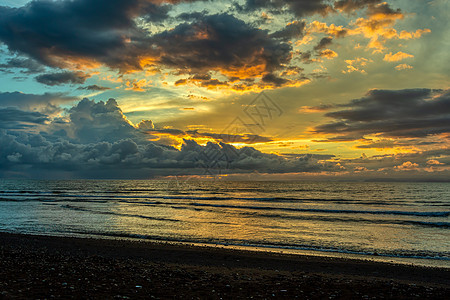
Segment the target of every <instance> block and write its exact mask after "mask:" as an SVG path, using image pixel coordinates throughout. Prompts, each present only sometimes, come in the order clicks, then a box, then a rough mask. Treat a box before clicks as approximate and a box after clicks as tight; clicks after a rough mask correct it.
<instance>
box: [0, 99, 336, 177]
mask: <svg viewBox="0 0 450 300" xmlns="http://www.w3.org/2000/svg"><path fill="white" fill-rule="evenodd" d="M4 112H5V115H6V116H8V119H6V118H5V122H1V123H0V124H9V125H8V126H1V125H0V128H1V127H3V128H7V129H8V130H0V144H1V145H2V148H1V149H2V151H0V170H1V171H0V176H7V174H9V172H19V173H20V172H21V171H23V170H24V169H26V170H27V174H40V175H39V176H41V175H42V176H44V177H45V176H47V175H48V174H59V173H60V172H68V174H71V176H75V177H77V176H78V177H99V178H104V177H106V178H108V177H122V178H123V177H126V178H149V177H152V176H157V175H173V174H199V175H203V174H205V172H207V170H213V171H214V172H220V173H236V172H237V173H246V172H253V171H259V172H268V173H273V172H282V173H284V172H316V171H322V170H339V166H337V165H336V163H330V162H325V161H322V158H320V157H315V156H311V155H300V156H296V157H290V158H286V157H282V156H277V155H273V154H265V153H262V152H260V151H258V150H256V149H254V148H251V147H243V148H240V149H237V148H235V147H233V146H231V145H229V144H226V143H223V142H220V143H219V144H215V143H208V144H207V145H206V146H201V145H199V144H197V143H196V142H195V141H193V140H185V143H184V145H183V146H182V148H181V150H177V149H176V148H174V147H171V146H165V145H161V144H158V143H156V142H151V141H148V134H146V133H145V130H146V129H150V128H152V123H151V122H150V121H148V120H147V121H145V124H146V126H143V125H142V126H138V128H136V127H134V126H132V125H131V124H130V123H129V122H128V121H127V120H126V118H125V117H124V115H123V114H122V112H121V110H120V108H119V107H118V105H117V102H116V101H115V100H114V99H110V100H108V101H107V102H106V103H105V102H101V101H100V102H97V103H96V102H94V101H91V100H88V99H84V100H82V101H80V102H79V103H78V104H77V105H76V106H74V107H72V108H71V109H70V110H68V115H67V117H65V118H62V119H61V118H56V119H53V121H52V122H51V123H50V121H51V118H50V117H48V116H45V115H44V114H42V113H37V112H24V111H18V110H17V109H13V110H11V109H10V110H8V109H6V108H5V109H4ZM0 115H2V110H0ZM2 116H3V115H2ZM27 122H29V123H34V124H40V125H43V124H46V123H50V124H47V125H43V126H45V127H40V129H41V132H40V133H39V134H36V133H33V132H30V131H29V132H21V131H17V129H20V128H23V126H24V125H23V124H26V123H27ZM13 129H16V131H14V130H13ZM143 130H144V131H143ZM177 133H178V134H185V133H186V132H183V131H178V130H172V131H171V134H177ZM187 133H188V134H192V135H193V136H196V137H198V136H202V137H211V138H215V139H217V140H223V141H228V142H229V141H231V140H233V141H242V142H246V141H247V142H248V141H249V140H253V139H260V140H264V141H267V140H268V139H267V138H263V137H259V136H250V135H243V136H239V135H237V136H230V135H216V134H212V133H201V132H197V131H191V132H187ZM236 139H237V140H236ZM36 176H37V175H36ZM49 176H50V175H49Z"/></svg>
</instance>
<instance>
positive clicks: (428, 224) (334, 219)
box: [242, 212, 450, 228]
mask: <svg viewBox="0 0 450 300" xmlns="http://www.w3.org/2000/svg"><path fill="white" fill-rule="evenodd" d="M242 214H244V215H248V216H255V217H258V218H269V219H277V218H279V219H289V220H305V221H322V222H333V223H334V222H340V223H364V224H386V225H390V224H392V225H413V226H423V227H436V228H450V222H424V221H414V220H390V219H362V218H351V217H350V218H342V217H341V218H339V217H329V216H314V215H309V216H308V215H280V214H256V215H255V214H252V213H245V212H244V213H242Z"/></svg>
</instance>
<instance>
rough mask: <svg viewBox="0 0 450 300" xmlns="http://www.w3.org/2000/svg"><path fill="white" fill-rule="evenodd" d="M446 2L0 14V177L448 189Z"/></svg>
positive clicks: (86, 3) (107, 7)
mask: <svg viewBox="0 0 450 300" xmlns="http://www.w3.org/2000/svg"><path fill="white" fill-rule="evenodd" d="M449 11H450V1H448V0H389V1H386V2H384V1H381V0H297V1H294V0H235V1H233V0H229V1H195V0H191V1H181V0H179V1H177V0H173V1H164V0H128V1H125V0H122V1H121V0H72V1H68V0H67V1H66V0H59V1H57V0H54V1H48V0H36V1H26V0H14V1H13V0H11V1H1V0H0V177H13V178H17V177H18V178H142V179H146V178H165V177H166V176H169V178H173V176H181V177H184V178H207V177H208V178H211V177H214V178H216V176H217V175H220V177H221V178H230V179H242V180H247V179H261V180H263V179H266V180H271V179H304V178H306V179H317V178H325V179H330V178H332V179H389V180H403V179H405V180H406V179H414V180H422V179H423V180H448V178H450V147H449V145H450V90H449V82H450V78H449V77H450V51H449V50H450V31H449V29H448V28H449V21H448V20H449V18H448V12H449Z"/></svg>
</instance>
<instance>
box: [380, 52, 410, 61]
mask: <svg viewBox="0 0 450 300" xmlns="http://www.w3.org/2000/svg"><path fill="white" fill-rule="evenodd" d="M413 57H414V55H412V54H408V53H405V52H397V53H395V54H392V52H389V53H388V54H386V55H385V56H384V59H383V60H384V61H389V62H395V61H400V60H404V59H407V58H413Z"/></svg>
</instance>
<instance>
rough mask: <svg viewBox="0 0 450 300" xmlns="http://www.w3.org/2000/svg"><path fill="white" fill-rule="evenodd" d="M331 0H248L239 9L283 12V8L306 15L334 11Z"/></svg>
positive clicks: (296, 13) (298, 15)
mask: <svg viewBox="0 0 450 300" xmlns="http://www.w3.org/2000/svg"><path fill="white" fill-rule="evenodd" d="M331 2H332V1H329V0H247V1H246V2H245V4H244V6H242V7H240V6H238V9H239V10H241V11H246V12H248V11H255V10H260V9H264V10H265V9H268V10H270V11H271V12H272V13H281V12H282V10H287V11H289V12H292V13H293V14H294V15H296V16H297V17H305V16H310V15H314V14H322V15H325V14H327V13H328V12H330V11H332V6H331V5H330V4H331Z"/></svg>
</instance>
